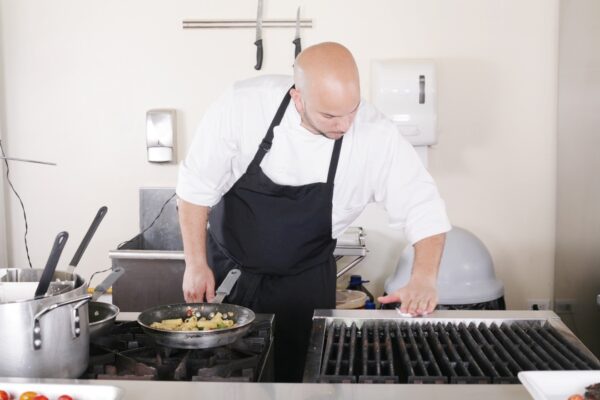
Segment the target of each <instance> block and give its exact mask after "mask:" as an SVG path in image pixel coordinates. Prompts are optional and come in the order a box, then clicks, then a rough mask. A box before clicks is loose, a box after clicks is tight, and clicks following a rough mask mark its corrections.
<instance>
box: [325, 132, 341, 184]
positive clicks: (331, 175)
mask: <svg viewBox="0 0 600 400" xmlns="http://www.w3.org/2000/svg"><path fill="white" fill-rule="evenodd" d="M342 140H344V137H343V136H342V137H341V138H340V139H338V140H336V141H335V144H334V145H333V154H331V161H330V162H329V172H328V173H327V184H329V185H333V181H334V179H335V172H336V171H337V166H338V161H339V159H340V150H341V148H342Z"/></svg>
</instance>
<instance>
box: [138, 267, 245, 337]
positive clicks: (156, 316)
mask: <svg viewBox="0 0 600 400" xmlns="http://www.w3.org/2000/svg"><path fill="white" fill-rule="evenodd" d="M240 275H241V271H240V270H239V269H232V270H231V271H229V273H228V274H227V276H226V277H225V280H224V281H223V283H222V284H221V286H219V288H218V289H217V296H216V297H215V300H213V302H212V303H181V304H170V305H165V306H158V307H154V308H151V309H149V310H146V311H143V312H142V313H140V315H139V316H138V320H137V321H138V323H139V324H140V325H141V327H142V329H143V330H144V331H145V332H146V333H147V334H148V335H150V336H151V337H152V338H153V339H154V340H155V341H156V343H158V344H160V345H163V346H167V347H172V348H178V349H209V348H212V347H219V346H224V345H226V344H230V343H233V342H235V341H236V340H237V339H238V338H239V337H241V336H243V335H244V334H245V333H246V332H247V331H248V329H250V325H251V324H252V322H253V321H254V312H253V311H252V310H250V309H248V308H246V307H241V306H237V305H234V304H221V301H223V299H224V298H225V296H227V295H228V294H229V292H230V291H231V289H232V288H233V286H234V285H235V282H236V281H237V280H238V278H239V276H240ZM188 307H191V308H192V309H197V310H198V312H200V314H201V315H202V316H208V315H209V314H210V313H217V312H220V313H222V314H225V313H229V312H231V313H233V317H232V318H233V320H234V321H235V324H234V325H233V326H232V327H230V328H223V329H215V330H210V331H166V330H162V329H156V328H152V327H150V325H151V324H152V323H153V322H160V321H162V320H165V319H174V318H183V319H185V318H187V316H186V311H187V309H188Z"/></svg>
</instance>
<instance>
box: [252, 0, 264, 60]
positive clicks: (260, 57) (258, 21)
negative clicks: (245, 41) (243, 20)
mask: <svg viewBox="0 0 600 400" xmlns="http://www.w3.org/2000/svg"><path fill="white" fill-rule="evenodd" d="M262 22H263V0H258V15H257V16H256V42H254V44H255V45H256V65H255V66H254V69H256V70H259V69H260V68H261V67H262V60H263V45H262Z"/></svg>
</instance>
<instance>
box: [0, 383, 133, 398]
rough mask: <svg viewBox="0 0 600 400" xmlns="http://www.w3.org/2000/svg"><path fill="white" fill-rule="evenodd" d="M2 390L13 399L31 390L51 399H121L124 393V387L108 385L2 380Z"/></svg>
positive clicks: (0, 385) (0, 388)
mask: <svg viewBox="0 0 600 400" xmlns="http://www.w3.org/2000/svg"><path fill="white" fill-rule="evenodd" d="M0 390H4V391H6V392H8V393H10V394H11V395H12V396H13V397H12V398H13V399H18V398H19V396H20V395H21V394H22V393H24V392H30V391H31V392H37V393H39V394H43V395H44V396H46V397H48V399H49V400H54V399H57V398H58V397H59V396H61V395H63V394H67V395H69V396H71V397H72V398H73V399H74V400H119V399H122V398H123V394H124V391H123V389H121V388H118V387H116V386H108V385H88V384H79V385H78V384H58V383H56V384H55V383H33V382H32V383H13V382H3V381H2V380H0Z"/></svg>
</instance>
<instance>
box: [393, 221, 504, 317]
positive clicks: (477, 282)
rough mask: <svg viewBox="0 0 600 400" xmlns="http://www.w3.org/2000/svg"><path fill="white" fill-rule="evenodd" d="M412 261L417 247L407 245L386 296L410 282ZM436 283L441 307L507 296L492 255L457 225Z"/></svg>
mask: <svg viewBox="0 0 600 400" xmlns="http://www.w3.org/2000/svg"><path fill="white" fill-rule="evenodd" d="M413 259H414V248H413V246H407V247H406V248H405V249H404V250H403V251H402V255H401V256H400V260H399V261H398V265H397V267H396V271H395V273H394V274H393V275H392V276H390V277H389V278H388V279H387V280H386V281H385V291H386V293H392V292H393V291H395V290H397V289H399V288H401V287H403V286H405V285H406V284H407V283H408V281H409V278H410V275H411V272H412V265H413ZM437 284H438V286H437V288H438V297H439V301H438V302H439V304H446V305H457V304H474V303H483V302H487V301H492V300H496V299H498V298H500V297H502V296H504V285H503V284H502V282H501V281H499V280H498V279H497V278H496V274H495V272H494V264H493V262H492V257H491V256H490V252H489V251H488V250H487V248H486V247H485V245H484V244H483V242H482V241H481V240H479V238H477V236H475V235H473V234H472V233H471V232H469V231H467V230H466V229H463V228H459V227H457V226H455V227H453V228H452V230H451V231H450V232H448V233H447V234H446V245H445V247H444V253H443V254H442V260H441V263H440V270H439V273H438V281H437Z"/></svg>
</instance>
